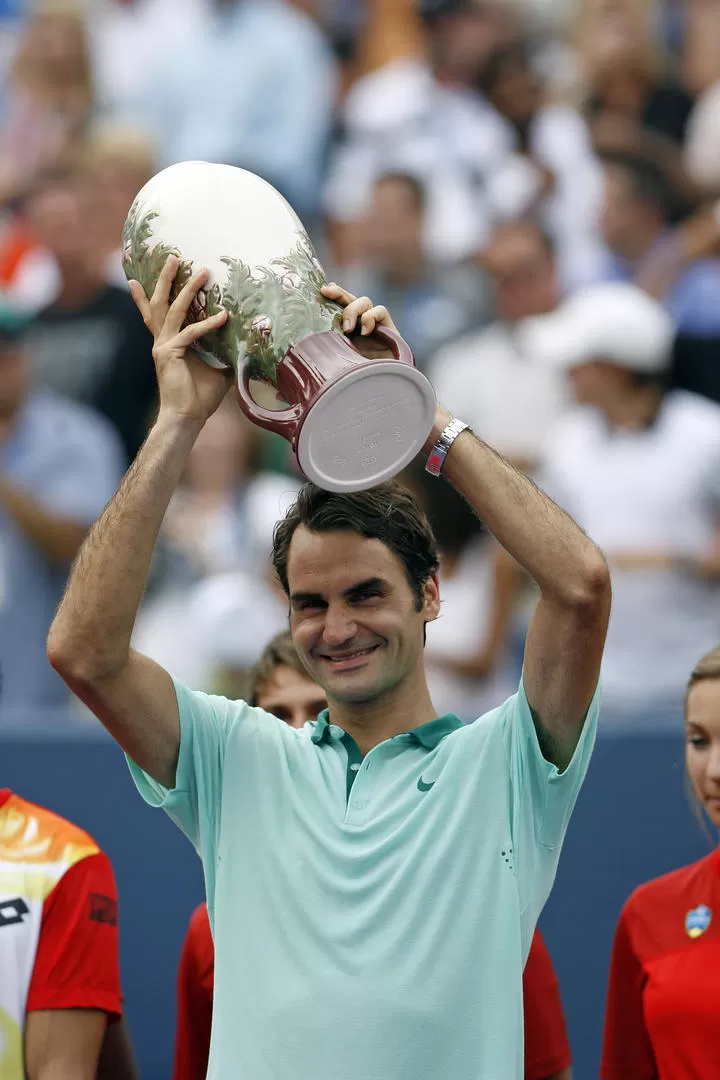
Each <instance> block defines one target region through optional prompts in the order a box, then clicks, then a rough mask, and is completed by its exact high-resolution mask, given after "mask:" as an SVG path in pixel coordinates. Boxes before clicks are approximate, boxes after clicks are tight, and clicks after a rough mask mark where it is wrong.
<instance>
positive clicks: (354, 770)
mask: <svg viewBox="0 0 720 1080" xmlns="http://www.w3.org/2000/svg"><path fill="white" fill-rule="evenodd" d="M350 768H351V770H352V772H357V771H358V769H359V768H360V766H359V765H358V763H357V761H353V763H352V765H351V766H350Z"/></svg>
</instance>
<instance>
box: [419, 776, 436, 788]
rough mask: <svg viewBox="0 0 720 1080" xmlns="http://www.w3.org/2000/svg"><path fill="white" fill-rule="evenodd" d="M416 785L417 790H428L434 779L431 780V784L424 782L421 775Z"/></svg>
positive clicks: (433, 783) (432, 785) (433, 784)
mask: <svg viewBox="0 0 720 1080" xmlns="http://www.w3.org/2000/svg"><path fill="white" fill-rule="evenodd" d="M417 786H418V791H429V790H430V788H431V787H434V786H435V781H434V780H433V782H432V784H426V783H425V781H424V780H423V778H422V776H421V777H420V779H419V780H418V785H417Z"/></svg>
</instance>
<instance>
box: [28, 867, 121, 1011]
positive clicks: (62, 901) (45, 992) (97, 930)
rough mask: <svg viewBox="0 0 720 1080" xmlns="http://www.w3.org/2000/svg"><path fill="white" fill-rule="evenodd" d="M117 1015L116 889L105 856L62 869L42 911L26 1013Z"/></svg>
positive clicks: (111, 871) (119, 994)
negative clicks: (76, 1011)
mask: <svg viewBox="0 0 720 1080" xmlns="http://www.w3.org/2000/svg"><path fill="white" fill-rule="evenodd" d="M39 1009H101V1010H102V1011H103V1012H106V1013H109V1014H111V1015H115V1016H119V1015H120V1014H121V1013H122V996H121V992H120V960H119V953H118V918H117V889H116V886H115V877H114V875H113V870H112V865H111V863H110V860H109V859H108V857H107V855H104V854H103V853H102V852H98V853H97V854H96V855H89V856H88V857H87V858H85V859H82V860H81V861H80V862H78V863H75V865H74V866H72V867H70V869H69V870H67V871H66V872H65V873H64V874H63V876H62V878H61V879H60V881H59V882H58V883H57V885H56V886H55V888H54V889H53V890H52V892H51V893H50V895H49V896H48V897H47V899H46V900H45V904H44V907H43V915H42V923H41V926H40V939H39V942H38V948H37V953H36V956H35V965H34V968H33V974H32V979H31V982H30V989H29V992H28V999H27V1011H28V1012H35V1011H37V1010H39Z"/></svg>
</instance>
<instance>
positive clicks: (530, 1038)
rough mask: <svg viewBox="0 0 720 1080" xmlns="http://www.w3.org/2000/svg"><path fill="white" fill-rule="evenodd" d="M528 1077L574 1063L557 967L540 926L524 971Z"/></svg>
mask: <svg viewBox="0 0 720 1080" xmlns="http://www.w3.org/2000/svg"><path fill="white" fill-rule="evenodd" d="M523 1013H524V1017H525V1080H544V1078H545V1077H547V1076H553V1075H554V1074H555V1073H558V1072H560V1071H561V1070H562V1069H567V1068H568V1067H569V1066H570V1065H571V1063H572V1054H571V1053H570V1043H569V1042H568V1037H567V1030H566V1027H565V1015H564V1013H563V1007H562V1001H561V1000H560V987H559V986H558V981H557V976H556V975H555V969H554V968H553V965H552V960H551V959H550V953H549V952H548V949H547V946H546V944H545V942H544V941H543V938H542V935H541V934H540V931H539V930H536V931H535V936H534V937H533V940H532V945H531V946H530V953H529V955H528V958H527V963H526V964H525V971H524V973H523Z"/></svg>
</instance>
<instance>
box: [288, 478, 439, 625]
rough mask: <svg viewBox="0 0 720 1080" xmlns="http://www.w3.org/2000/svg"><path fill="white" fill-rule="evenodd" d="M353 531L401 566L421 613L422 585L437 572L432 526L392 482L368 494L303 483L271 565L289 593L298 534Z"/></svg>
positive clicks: (411, 498)
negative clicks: (289, 571)
mask: <svg viewBox="0 0 720 1080" xmlns="http://www.w3.org/2000/svg"><path fill="white" fill-rule="evenodd" d="M300 525H304V526H305V528H306V529H309V530H310V531H311V532H316V533H323V532H338V531H340V532H354V533H359V535H360V536H365V537H367V538H368V539H370V540H380V541H381V543H383V544H385V546H386V547H388V548H389V549H390V551H392V553H393V555H395V556H396V557H397V558H398V559H399V560H400V562H401V563H402V565H403V567H404V569H405V573H406V575H407V580H408V583H409V585H410V588H411V589H412V590H413V593H414V594H415V600H416V603H417V606H418V610H419V609H420V608H421V607H422V603H423V586H424V585H425V583H426V582H427V581H428V579H429V578H430V577H431V576H432V575H433V574H435V573H437V570H438V565H439V564H438V550H437V544H436V542H435V537H434V535H433V531H432V528H431V527H430V522H429V521H428V519H427V517H426V515H425V514H424V513H423V511H422V509H421V507H420V504H419V503H418V501H417V500H416V499H415V497H414V496H413V495H412V494H411V492H410V491H409V490H408V489H407V488H406V487H405V486H404V485H403V484H401V483H400V482H399V481H397V480H390V481H388V482H387V483H384V484H378V486H377V487H374V488H370V489H369V490H368V491H355V492H352V493H349V494H338V493H336V492H331V491H323V489H322V488H319V487H317V486H316V485H315V484H305V485H304V486H303V487H302V488H301V489H300V492H299V494H298V497H297V499H296V500H295V502H294V503H293V505H292V506H291V507H290V509H289V510H288V512H287V514H286V515H285V517H284V518H283V519H282V520H281V521H279V522H278V523H277V525H276V526H275V532H274V534H273V553H272V562H273V566H274V568H275V573H276V574H277V576H278V579H279V581H280V584H281V585H282V587H283V589H284V590H285V593H286V594H287V595H289V594H290V586H289V584H288V576H287V565H288V555H289V552H290V543H291V541H292V538H293V536H294V534H295V530H296V529H297V528H298V527H299V526H300Z"/></svg>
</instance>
